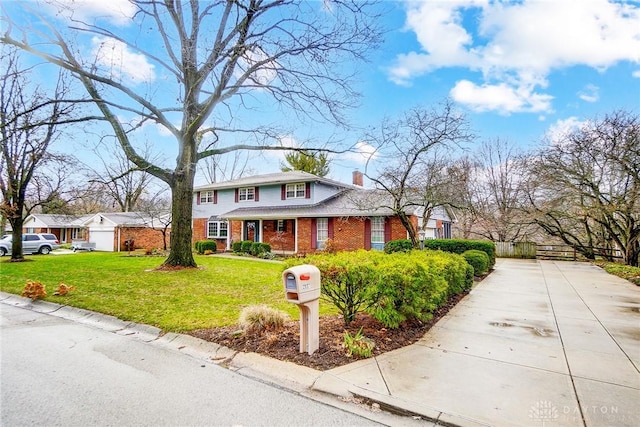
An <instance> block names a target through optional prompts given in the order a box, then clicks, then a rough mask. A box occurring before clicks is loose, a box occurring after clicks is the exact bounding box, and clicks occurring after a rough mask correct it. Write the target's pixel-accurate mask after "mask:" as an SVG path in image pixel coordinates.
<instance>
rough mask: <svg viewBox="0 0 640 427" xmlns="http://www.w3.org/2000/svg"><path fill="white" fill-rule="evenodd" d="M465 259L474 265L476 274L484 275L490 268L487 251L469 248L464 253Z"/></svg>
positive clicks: (474, 273)
mask: <svg viewBox="0 0 640 427" xmlns="http://www.w3.org/2000/svg"><path fill="white" fill-rule="evenodd" d="M462 256H463V257H464V259H465V260H466V261H467V262H468V263H469V265H471V267H473V275H474V276H482V275H483V274H486V273H487V271H488V270H489V256H488V255H487V254H486V252H482V251H479V250H477V249H469V250H468V251H464V252H463V253H462Z"/></svg>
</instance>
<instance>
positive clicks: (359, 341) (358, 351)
mask: <svg viewBox="0 0 640 427" xmlns="http://www.w3.org/2000/svg"><path fill="white" fill-rule="evenodd" d="M342 346H343V347H344V348H345V349H346V350H347V357H352V356H356V357H371V355H372V354H373V349H374V348H375V346H376V343H375V342H374V341H373V340H372V339H371V338H367V337H365V336H364V335H363V334H362V328H360V330H359V331H358V333H356V334H355V335H351V334H350V333H349V331H344V342H343V343H342Z"/></svg>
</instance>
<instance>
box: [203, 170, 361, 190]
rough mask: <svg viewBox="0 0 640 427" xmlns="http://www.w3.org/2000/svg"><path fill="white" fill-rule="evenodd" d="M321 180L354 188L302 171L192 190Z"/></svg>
mask: <svg viewBox="0 0 640 427" xmlns="http://www.w3.org/2000/svg"><path fill="white" fill-rule="evenodd" d="M312 181H315V182H322V183H324V184H327V185H332V186H335V187H338V188H354V186H353V185H351V184H344V183H342V182H339V181H334V180H332V179H328V178H323V177H320V176H316V175H313V174H310V173H307V172H303V171H290V172H277V173H270V174H264V175H254V176H248V177H245V178H238V179H234V180H231V181H224V182H214V183H211V184H206V185H200V186H197V187H194V189H193V190H194V191H196V192H197V191H206V190H221V189H227V188H237V187H250V186H260V185H278V184H291V183H295V182H312Z"/></svg>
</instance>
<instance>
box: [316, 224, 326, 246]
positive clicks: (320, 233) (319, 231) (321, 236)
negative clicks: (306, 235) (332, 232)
mask: <svg viewBox="0 0 640 427" xmlns="http://www.w3.org/2000/svg"><path fill="white" fill-rule="evenodd" d="M328 238H329V219H328V218H318V219H317V220H316V243H317V246H316V247H317V248H318V249H323V248H324V245H325V243H326V241H327V239H328Z"/></svg>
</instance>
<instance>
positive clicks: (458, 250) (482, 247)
mask: <svg viewBox="0 0 640 427" xmlns="http://www.w3.org/2000/svg"><path fill="white" fill-rule="evenodd" d="M424 248H425V249H433V250H441V251H444V252H451V253H454V254H459V255H460V254H462V253H463V252H466V251H468V250H470V249H477V250H479V251H483V252H485V253H486V254H487V255H488V256H489V270H491V269H492V268H493V266H494V265H495V263H496V246H495V245H494V244H493V242H489V241H488V240H465V239H430V240H429V239H428V240H425V241H424Z"/></svg>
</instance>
